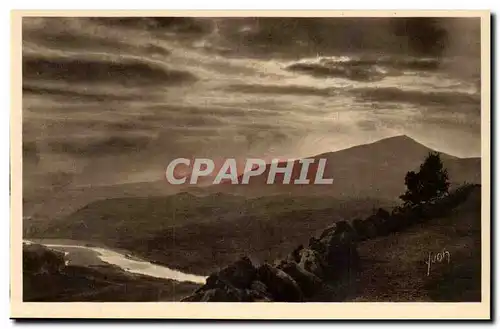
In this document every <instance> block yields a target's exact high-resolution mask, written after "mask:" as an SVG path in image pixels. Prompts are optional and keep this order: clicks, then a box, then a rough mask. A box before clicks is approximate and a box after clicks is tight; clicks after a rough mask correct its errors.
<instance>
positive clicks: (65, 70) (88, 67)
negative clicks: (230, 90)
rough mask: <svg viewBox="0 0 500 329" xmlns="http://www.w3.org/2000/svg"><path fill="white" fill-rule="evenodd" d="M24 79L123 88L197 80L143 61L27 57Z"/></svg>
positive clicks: (182, 72) (24, 63) (182, 73)
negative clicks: (118, 85)
mask: <svg viewBox="0 0 500 329" xmlns="http://www.w3.org/2000/svg"><path fill="white" fill-rule="evenodd" d="M23 79H26V80H30V79H35V80H64V81H67V82H98V83H117V84H121V85H125V86H134V85H135V86H137V85H139V86H141V85H145V84H164V85H168V84H173V85H177V84H181V83H186V82H192V81H194V80H196V78H195V77H194V75H193V74H191V73H189V72H186V71H180V70H172V69H167V68H165V67H163V66H160V65H158V64H155V63H152V62H148V61H146V60H140V61H139V60H133V59H122V60H121V61H120V62H115V61H106V60H95V59H69V58H42V57H37V58H35V57H30V56H25V57H24V58H23Z"/></svg>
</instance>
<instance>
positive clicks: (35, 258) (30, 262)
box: [23, 243, 65, 275]
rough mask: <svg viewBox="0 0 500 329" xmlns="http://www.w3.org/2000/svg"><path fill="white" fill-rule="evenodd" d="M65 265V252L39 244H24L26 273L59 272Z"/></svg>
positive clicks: (24, 270)
mask: <svg viewBox="0 0 500 329" xmlns="http://www.w3.org/2000/svg"><path fill="white" fill-rule="evenodd" d="M64 266H65V260H64V253H62V252H59V251H55V250H52V249H49V248H47V247H44V246H42V245H39V244H26V243H25V244H23V272H24V273H29V274H32V275H39V274H53V273H57V272H59V271H60V270H61V269H63V268H64Z"/></svg>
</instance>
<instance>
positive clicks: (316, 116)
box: [23, 17, 481, 189]
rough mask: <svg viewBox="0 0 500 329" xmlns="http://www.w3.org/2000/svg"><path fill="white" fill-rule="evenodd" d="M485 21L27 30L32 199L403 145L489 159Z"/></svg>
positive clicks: (102, 21) (165, 22)
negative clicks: (49, 192)
mask: <svg viewBox="0 0 500 329" xmlns="http://www.w3.org/2000/svg"><path fill="white" fill-rule="evenodd" d="M479 33H480V28H479V19H475V18H460V19H458V18H456V19H453V18H452V19H418V18H417V19H386V18H378V19H371V18H364V19H363V18H358V19H354V18H321V19H311V18H140V17H129V18H103V17H99V18H24V20H23V120H24V121H23V155H24V177H25V178H24V179H25V184H26V185H25V187H28V189H29V188H30V187H33V188H34V187H35V186H38V187H40V186H44V185H53V186H81V185H97V184H104V185H106V184H115V183H126V182H136V181H150V180H158V179H162V178H163V175H164V170H165V168H166V166H167V164H168V162H169V160H170V159H173V158H176V157H181V156H182V157H189V158H191V157H196V156H209V157H249V156H253V157H271V156H279V157H290V158H297V157H303V156H310V155H314V154H319V153H323V152H328V151H335V150H339V149H343V148H347V147H350V146H353V145H357V144H363V143H368V142H372V141H375V140H378V139H381V138H384V137H389V136H394V135H401V134H406V135H408V136H410V137H412V138H414V139H416V140H417V141H419V142H421V143H423V144H425V145H427V146H429V147H431V148H434V149H436V150H440V151H443V152H446V153H449V154H452V155H456V156H459V157H470V156H479V154H480V135H481V134H480V94H479V85H480V83H479V77H480V75H479V72H480V58H479V53H480V44H479V40H480V35H479Z"/></svg>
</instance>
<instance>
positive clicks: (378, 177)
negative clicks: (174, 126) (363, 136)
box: [208, 135, 481, 199]
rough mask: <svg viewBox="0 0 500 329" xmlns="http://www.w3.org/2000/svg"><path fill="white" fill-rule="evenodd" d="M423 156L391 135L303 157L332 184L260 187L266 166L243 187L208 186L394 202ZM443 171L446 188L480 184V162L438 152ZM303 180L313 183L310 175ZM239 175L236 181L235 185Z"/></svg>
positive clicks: (244, 192)
mask: <svg viewBox="0 0 500 329" xmlns="http://www.w3.org/2000/svg"><path fill="white" fill-rule="evenodd" d="M429 152H436V151H434V150H432V149H430V148H428V147H426V146H424V145H422V144H420V143H418V142H417V141H415V140H414V139H412V138H410V137H408V136H406V135H401V136H395V137H390V138H386V139H382V140H379V141H376V142H373V143H370V144H363V145H358V146H354V147H350V148H347V149H344V150H340V151H336V152H328V153H323V154H319V155H316V156H312V157H309V158H311V159H314V160H315V163H318V160H319V159H326V161H327V165H326V168H325V172H324V175H323V177H325V178H333V184H332V185H319V186H318V185H284V184H282V183H283V175H280V174H278V175H277V176H276V180H275V184H273V185H268V184H266V181H267V177H268V174H269V170H270V166H271V165H270V164H268V165H267V166H266V170H265V171H264V173H262V174H261V175H259V176H255V177H251V178H250V181H249V184H248V185H231V184H222V185H218V186H212V187H209V188H208V190H209V191H210V193H211V192H212V191H217V192H224V193H235V194H241V195H246V196H258V195H267V194H281V193H292V194H299V195H300V194H305V195H307V194H326V195H331V196H336V197H378V198H388V199H393V198H397V197H398V196H399V195H400V194H401V193H403V192H404V188H405V186H404V177H405V175H406V173H407V172H408V171H410V170H416V169H418V167H419V165H420V164H421V163H422V162H423V161H424V159H425V157H426V156H427V154H428V153H429ZM439 154H440V155H441V159H442V160H443V164H444V166H445V168H446V169H448V173H449V177H450V182H451V183H452V184H462V183H464V182H468V183H481V159H480V158H465V159H462V158H458V157H455V156H452V155H449V154H446V153H442V152H439ZM300 168H301V164H300V163H299V160H296V161H294V169H293V172H292V179H291V180H292V181H293V180H295V179H297V178H299V176H300ZM308 178H309V179H311V180H314V172H312V171H311V172H309V175H308ZM241 181H242V175H240V176H239V178H238V182H240V183H241Z"/></svg>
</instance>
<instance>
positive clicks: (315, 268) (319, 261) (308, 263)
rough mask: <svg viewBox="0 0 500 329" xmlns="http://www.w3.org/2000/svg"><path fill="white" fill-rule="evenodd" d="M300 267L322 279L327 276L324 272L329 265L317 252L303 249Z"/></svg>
mask: <svg viewBox="0 0 500 329" xmlns="http://www.w3.org/2000/svg"><path fill="white" fill-rule="evenodd" d="M325 250H326V247H325ZM299 266H300V267H302V268H303V269H304V270H306V271H308V272H311V273H312V274H314V275H315V276H317V277H319V278H322V277H324V275H325V273H324V270H325V267H326V266H327V264H325V260H324V257H323V256H322V255H321V254H320V253H318V252H317V251H315V250H312V249H302V250H301V253H300V262H299Z"/></svg>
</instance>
